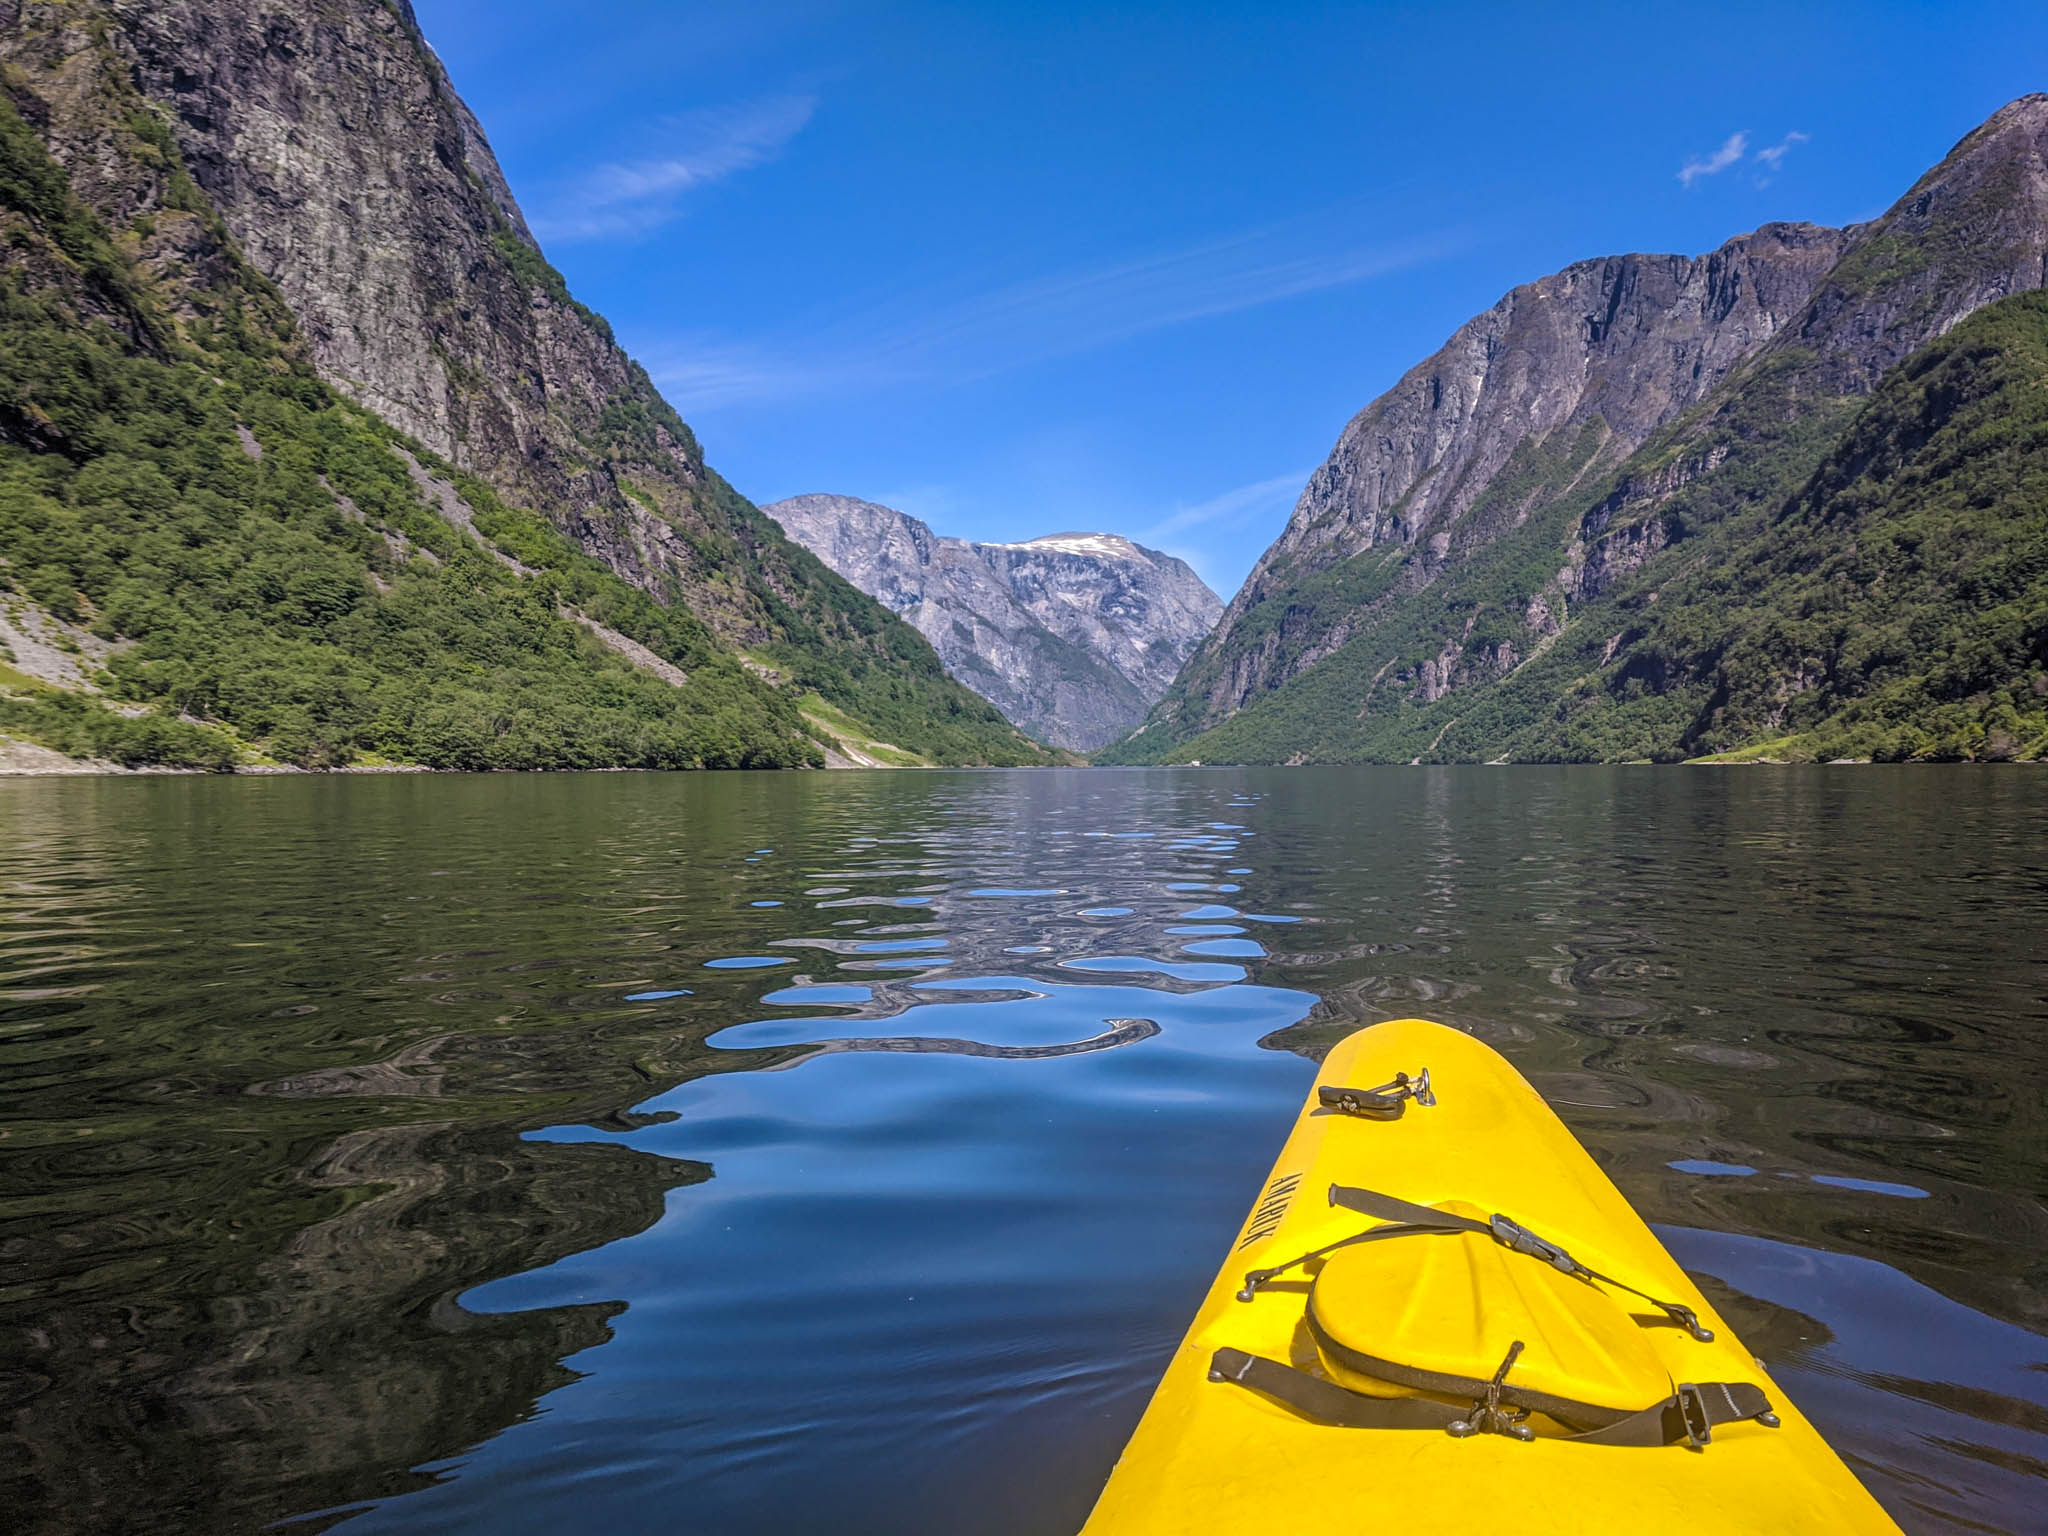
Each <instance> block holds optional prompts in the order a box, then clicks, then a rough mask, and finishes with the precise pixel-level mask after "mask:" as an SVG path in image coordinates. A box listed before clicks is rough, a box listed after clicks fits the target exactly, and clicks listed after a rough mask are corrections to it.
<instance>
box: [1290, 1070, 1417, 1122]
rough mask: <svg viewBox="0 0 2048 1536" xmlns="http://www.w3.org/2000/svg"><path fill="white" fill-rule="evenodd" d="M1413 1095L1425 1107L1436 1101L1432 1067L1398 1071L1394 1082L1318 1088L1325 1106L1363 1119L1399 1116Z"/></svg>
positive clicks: (1391, 1118)
mask: <svg viewBox="0 0 2048 1536" xmlns="http://www.w3.org/2000/svg"><path fill="white" fill-rule="evenodd" d="M1410 1099H1413V1100H1414V1101H1415V1102H1416V1103H1417V1104H1418V1105H1420V1106H1421V1107H1422V1108H1424V1109H1428V1108H1430V1107H1432V1106H1433V1105H1434V1104H1435V1103H1436V1094H1435V1092H1434V1091H1433V1090H1432V1089H1431V1088H1430V1086H1429V1068H1427V1067H1424V1068H1423V1069H1422V1071H1421V1072H1420V1073H1419V1074H1418V1075H1416V1076H1415V1077H1410V1076H1409V1075H1408V1074H1407V1073H1406V1072H1396V1073H1395V1074H1394V1080H1393V1081H1392V1082H1390V1083H1381V1084H1380V1085H1379V1087H1377V1088H1318V1089H1317V1090H1316V1101H1317V1102H1318V1103H1320V1104H1321V1105H1322V1106H1323V1108H1325V1109H1334V1110H1336V1111H1337V1112H1338V1113H1339V1114H1343V1115H1356V1116H1358V1117H1359V1118H1360V1119H1363V1120H1398V1119H1400V1118H1401V1112H1402V1111H1403V1110H1405V1109H1406V1108H1407V1107H1408V1101H1409V1100H1410Z"/></svg>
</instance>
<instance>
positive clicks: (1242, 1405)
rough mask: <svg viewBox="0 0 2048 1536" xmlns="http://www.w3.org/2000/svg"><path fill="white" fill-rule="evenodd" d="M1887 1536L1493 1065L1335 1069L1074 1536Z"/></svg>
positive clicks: (1826, 1451)
mask: <svg viewBox="0 0 2048 1536" xmlns="http://www.w3.org/2000/svg"><path fill="white" fill-rule="evenodd" d="M1368 1528H1370V1529H1375V1530H1377V1529H1398V1530H1400V1531H1402V1532H1404V1533H1416V1532H1430V1531H1459V1532H1472V1531H1487V1532H1512V1531H1539V1530H1541V1531H1570V1532H1615V1533H1624V1532H1626V1533H1630V1536H1647V1533H1655V1532H1674V1533H1677V1532H1684V1533H1687V1536H1698V1533H1700V1532H1706V1531H1711V1532H1713V1533H1714V1536H1736V1533H1741V1532H1756V1533H1766V1532H1768V1533H1771V1536H1786V1533H1792V1532H1816V1533H1817V1532H1828V1533H1831V1536H1841V1533H1853V1532H1886V1533H1891V1536H1897V1532H1898V1527H1897V1526H1896V1525H1894V1524H1893V1523H1892V1521H1891V1519H1890V1517H1889V1516H1887V1515H1886V1514H1885V1512H1884V1511H1883V1509H1881V1508H1880V1507H1879V1506H1878V1503H1877V1501H1876V1500H1875V1499H1873V1498H1872V1497H1871V1496H1870V1494H1869V1493H1868V1492H1866V1491H1865V1489H1864V1488H1863V1486H1862V1484H1860V1483H1859V1482H1857V1481H1856V1478H1855V1477H1854V1476H1853V1475H1852V1474H1851V1473H1850V1471H1849V1469H1848V1468H1847V1467H1846V1466H1844V1465H1843V1464H1842V1461H1841V1458H1839V1457H1838V1456H1836V1455H1835V1453H1834V1451H1833V1450H1832V1449H1831V1448H1830V1447H1829V1446H1828V1444H1827V1442H1826V1441H1824V1440H1823V1439H1822V1438H1821V1437H1820V1434H1819V1432H1818V1431H1816V1430H1815V1429H1814V1427H1813V1426H1812V1425H1811V1424H1809V1423H1808V1422H1807V1421H1806V1420H1805V1419H1804V1418H1803V1417H1802V1416H1801V1415H1800V1413H1799V1410H1798V1409H1797V1408H1796V1407H1794V1406H1793V1405H1792V1403H1791V1402H1790V1401H1789V1400H1787V1399H1786V1398H1785V1396H1784V1395H1783V1394H1782V1393H1781V1392H1780V1391H1779V1390H1778V1388H1777V1387H1776V1386H1775V1385H1774V1384H1773V1383H1772V1382H1771V1380H1770V1378H1769V1377H1768V1376H1767V1375H1765V1374H1764V1371H1763V1368H1762V1366H1761V1365H1760V1364H1759V1363H1758V1361H1756V1360H1755V1359H1754V1358H1753V1357H1752V1356H1751V1355H1750V1353H1749V1352H1748V1351H1747V1350H1746V1349H1744V1348H1743V1347H1742V1345H1741V1343H1740V1342H1739V1341H1738V1340H1737V1339H1736V1338H1735V1336H1734V1334H1733V1333H1732V1332H1731V1331H1730V1330H1729V1328H1728V1325H1727V1324H1726V1322H1724V1321H1723V1320H1722V1319H1721V1318H1720V1317H1719V1316H1718V1315H1717V1314H1716V1313H1715V1311H1714V1309H1713V1308H1712V1307H1711V1306H1710V1305H1708V1303H1707V1301H1706V1298H1705V1297H1703V1296H1702V1295H1701V1294H1700V1293H1699V1290H1698V1289H1697V1288H1696V1287H1695V1286H1694V1285H1693V1283H1692V1282H1691V1281H1690V1280H1689V1279H1687V1278H1686V1275H1685V1272H1684V1271H1683V1270H1681V1269H1680V1268H1679V1267H1678V1265H1677V1264H1676V1263H1675V1262H1674V1261H1673V1260H1672V1258H1671V1255H1670V1254H1668V1253H1666V1252H1665V1251H1664V1248H1663V1246H1662V1245H1661V1244H1660V1243H1659V1242H1658V1241H1657V1239H1656V1238H1655V1236H1653V1235H1652V1234H1651V1232H1650V1229H1649V1228H1648V1227H1647V1226H1645V1225H1644V1224H1643V1221H1642V1218H1641V1217H1639V1216H1638V1215H1637V1214H1636V1213H1635V1211H1634V1209H1633V1208H1631V1207H1630V1205H1629V1203H1628V1202H1627V1201H1626V1200H1624V1199H1623V1198H1622V1196H1621V1192H1620V1191H1619V1190H1617V1189H1616V1188H1615V1187H1614V1185H1613V1184H1612V1183H1611V1182H1609V1180H1608V1179H1607V1177H1606V1175H1604V1174H1603V1173H1601V1171H1600V1170H1599V1168H1598V1167H1597V1166H1596V1165H1595V1164H1594V1162H1593V1160H1592V1158H1590V1157H1589V1156H1587V1155H1586V1152H1585V1149H1584V1148H1582V1147H1581V1146H1580V1145H1579V1144H1578V1142H1577V1141H1576V1140H1575V1139H1574V1138H1573V1136H1572V1134H1571V1133H1570V1132H1569V1131H1567V1130H1566V1129H1565V1127H1564V1125H1563V1123H1562V1122H1561V1121H1560V1120H1558V1118H1557V1117H1556V1115H1554V1114H1552V1113H1551V1111H1550V1108H1549V1106H1548V1105H1546V1104H1545V1103H1544V1102H1543V1100H1542V1098H1541V1097H1540V1096H1538V1094H1537V1093H1536V1091H1535V1089H1533V1088H1531V1087H1530V1086H1529V1085H1528V1083H1527V1082H1525V1081H1524V1080H1523V1079H1522V1077H1521V1075H1520V1074H1519V1073H1517V1072H1516V1071H1515V1069H1514V1068H1513V1067H1512V1066H1510V1065H1509V1064H1508V1063H1507V1061H1506V1060H1505V1059H1503V1058H1502V1057H1501V1056H1500V1055H1499V1054H1498V1053H1497V1052H1495V1051H1494V1050H1492V1049H1491V1048H1490V1047H1488V1046H1487V1045H1485V1044H1483V1043H1481V1042H1480V1041H1477V1040H1474V1039H1472V1038H1471V1037H1470V1036H1469V1035H1464V1034H1461V1033H1459V1032H1458V1031H1456V1030H1453V1029H1447V1028H1445V1027H1444V1026H1443V1025H1441V1024H1432V1023H1429V1022H1427V1021H1426V1020H1422V1019H1401V1020H1398V1021H1395V1022H1393V1023H1388V1024H1379V1025H1375V1026H1374V1027H1373V1028H1371V1029H1366V1030H1361V1031H1359V1032H1358V1033H1357V1034H1355V1035H1352V1036H1351V1037H1350V1038H1349V1039H1347V1040H1345V1041H1344V1042H1343V1043H1342V1044H1340V1045H1338V1046H1337V1047H1336V1048H1335V1049H1334V1050H1332V1051H1331V1052H1330V1055H1329V1058H1328V1060H1326V1061H1325V1062H1324V1063H1323V1069H1322V1072H1321V1073H1320V1074H1319V1075H1318V1077H1317V1082H1316V1092H1315V1093H1312V1094H1311V1095H1310V1096H1309V1102H1308V1104H1307V1106H1306V1107H1305V1108H1304V1109H1303V1111H1302V1114H1301V1118H1300V1119H1299V1120H1298V1121H1297V1122H1296V1123H1295V1127H1294V1134H1293V1135H1292V1136H1290V1137H1289V1138H1288V1140H1287V1145H1286V1147H1285V1149H1284V1150H1282V1152H1281V1154H1280V1160H1279V1162H1278V1163H1277V1164H1275V1165H1274V1169H1273V1174H1272V1177H1271V1178H1270V1179H1269V1180H1268V1181H1267V1183H1266V1186H1265V1188H1264V1190H1263V1191H1262V1192H1261V1193H1260V1196H1259V1199H1258V1201H1257V1202H1256V1204H1255V1205H1254V1206H1253V1208H1252V1213H1251V1216H1250V1217H1249V1218H1248V1219H1247V1221H1246V1222H1245V1226H1244V1229H1243V1231H1242V1232H1241V1233H1240V1234H1239V1236H1238V1239H1237V1241H1236V1243H1235V1244H1234V1245H1233V1246H1232V1248H1231V1252H1230V1257H1229V1258H1228V1259H1227V1260H1226V1261H1225V1263H1224V1266H1223V1271H1222V1273H1221V1274H1219V1275H1218V1276H1217V1278H1216V1283H1215V1285H1214V1286H1213V1287H1211V1289H1210V1291H1209V1294H1208V1296H1207V1297H1206V1298H1205V1299H1204V1300H1203V1302H1202V1307H1201V1310H1200V1311H1199V1312H1197V1313H1196V1314H1195V1320H1194V1325H1193V1326H1192V1327H1191V1328H1190V1329H1189V1330H1188V1334H1187V1337H1186V1338H1185V1339H1184V1340H1182V1342H1181V1345H1180V1348H1179V1350H1178V1351H1177V1352H1176V1353H1175V1354H1174V1356H1173V1359H1172V1361H1171V1362H1170V1363H1169V1364H1168V1366H1167V1368H1166V1375H1165V1377H1164V1379H1163V1380H1162V1381H1161V1382H1160V1384H1159V1388H1158V1390H1157V1391H1156V1392H1155V1393H1154V1394H1153V1397H1152V1402H1151V1405H1150V1406H1149V1407H1148V1408H1147V1409H1146V1410H1145V1416H1144V1418H1143V1419H1142V1420H1140V1421H1139V1424H1138V1428H1137V1432H1136V1433H1135V1434H1133V1435H1132V1437H1131V1442H1130V1444H1129V1446H1128V1447H1126V1449H1125V1451H1124V1454H1123V1458H1122V1459H1121V1460H1120V1461H1119V1462H1118V1463H1117V1465H1116V1470H1115V1471H1114V1472H1113V1473H1112V1474H1111V1476H1110V1479H1109V1484H1108V1486H1107V1487H1106V1488H1104V1489H1103V1492H1102V1497H1101V1498H1100V1500H1098V1501H1097V1503H1096V1506H1095V1512H1094V1514H1093V1515H1092V1516H1091V1517H1090V1519H1089V1521H1088V1525H1087V1527H1086V1531H1085V1532H1084V1536H1124V1533H1131V1532H1144V1533H1148V1536H1150V1533H1170V1532H1218V1533H1222V1532H1229V1533H1233V1536H1257V1533H1262V1532H1273V1533H1275V1536H1280V1533H1285V1536H1302V1533H1304V1532H1315V1531H1324V1530H1351V1529H1361V1530H1362V1529H1368Z"/></svg>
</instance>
